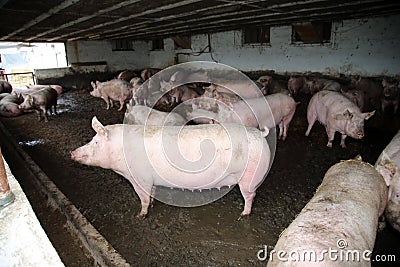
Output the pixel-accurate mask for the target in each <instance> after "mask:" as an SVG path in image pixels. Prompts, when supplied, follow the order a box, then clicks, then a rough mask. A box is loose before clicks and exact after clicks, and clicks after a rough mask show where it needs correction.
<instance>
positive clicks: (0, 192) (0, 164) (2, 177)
mask: <svg viewBox="0 0 400 267" xmlns="http://www.w3.org/2000/svg"><path fill="white" fill-rule="evenodd" d="M14 198H15V197H14V194H13V193H12V192H11V189H10V185H9V184H8V180H7V174H6V168H5V167H4V161H3V154H2V153H1V148H0V207H4V206H7V205H8V204H10V203H12V202H13V201H14Z"/></svg>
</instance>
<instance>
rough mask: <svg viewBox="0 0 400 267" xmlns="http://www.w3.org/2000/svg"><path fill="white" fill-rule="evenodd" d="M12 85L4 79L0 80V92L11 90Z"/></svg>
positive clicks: (9, 91)
mask: <svg viewBox="0 0 400 267" xmlns="http://www.w3.org/2000/svg"><path fill="white" fill-rule="evenodd" d="M12 89H13V87H12V85H11V83H9V82H7V81H6V80H0V94H1V93H11V92H12Z"/></svg>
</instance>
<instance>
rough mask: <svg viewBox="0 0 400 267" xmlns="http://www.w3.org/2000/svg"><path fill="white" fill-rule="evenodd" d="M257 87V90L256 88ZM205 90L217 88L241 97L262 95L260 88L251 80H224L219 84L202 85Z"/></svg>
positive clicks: (219, 90) (247, 97) (248, 97)
mask: <svg viewBox="0 0 400 267" xmlns="http://www.w3.org/2000/svg"><path fill="white" fill-rule="evenodd" d="M256 88H257V90H256ZM204 89H205V90H211V91H212V90H217V91H218V92H221V93H230V94H236V95H238V96H240V98H243V99H250V98H258V97H263V96H264V94H263V91H262V88H261V89H260V88H258V87H257V86H256V85H254V83H253V81H251V80H247V81H241V80H240V81H225V82H221V84H214V83H212V84H210V85H209V86H208V87H204Z"/></svg>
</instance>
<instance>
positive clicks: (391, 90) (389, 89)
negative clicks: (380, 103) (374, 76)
mask: <svg viewBox="0 0 400 267" xmlns="http://www.w3.org/2000/svg"><path fill="white" fill-rule="evenodd" d="M382 86H383V96H385V97H388V98H391V97H396V96H397V95H398V94H399V90H400V89H399V86H400V84H399V85H398V84H397V83H393V82H388V81H387V80H386V79H383V81H382Z"/></svg>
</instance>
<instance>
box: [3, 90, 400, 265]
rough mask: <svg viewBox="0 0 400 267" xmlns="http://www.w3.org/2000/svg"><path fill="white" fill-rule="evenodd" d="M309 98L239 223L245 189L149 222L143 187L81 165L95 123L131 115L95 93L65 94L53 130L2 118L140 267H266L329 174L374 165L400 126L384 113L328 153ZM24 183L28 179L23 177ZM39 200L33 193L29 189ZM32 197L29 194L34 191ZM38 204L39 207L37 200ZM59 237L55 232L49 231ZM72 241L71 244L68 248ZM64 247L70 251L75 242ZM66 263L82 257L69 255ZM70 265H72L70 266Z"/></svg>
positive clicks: (389, 247) (380, 242)
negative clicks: (77, 156) (75, 155)
mask: <svg viewBox="0 0 400 267" xmlns="http://www.w3.org/2000/svg"><path fill="white" fill-rule="evenodd" d="M309 98H310V97H309V96H300V97H298V99H297V101H300V102H301V104H300V105H299V106H298V109H297V111H296V114H295V116H294V118H293V120H292V123H291V125H290V129H289V134H288V138H287V140H286V141H278V144H277V151H276V155H275V159H274V162H273V165H272V168H271V171H270V173H269V174H268V176H267V178H266V179H265V181H264V182H263V184H262V185H261V186H260V187H259V188H258V190H257V196H256V198H255V201H254V205H253V210H252V214H251V215H250V216H248V217H245V218H242V219H241V220H239V221H238V220H237V218H238V217H239V214H240V213H241V211H242V209H243V204H244V201H243V199H242V196H241V194H240V192H239V189H238V187H235V188H234V189H233V190H232V191H231V192H229V193H228V194H227V195H226V196H224V197H223V198H221V199H219V200H218V201H215V202H213V203H211V204H208V205H205V206H201V207H196V208H179V207H174V206H168V205H166V204H163V203H161V202H158V201H156V202H155V205H154V207H153V208H151V209H150V212H149V214H148V217H147V218H146V219H144V220H141V219H138V218H136V215H137V214H138V212H139V210H140V201H139V198H138V197H137V195H136V194H135V192H134V190H133V187H132V186H131V185H130V184H129V183H128V182H127V181H126V180H125V179H124V178H123V177H122V176H119V175H118V174H116V173H114V172H113V171H111V170H104V169H101V168H98V167H90V166H85V165H81V164H78V163H76V162H73V161H72V160H71V159H70V151H71V150H73V149H75V148H77V147H79V146H81V145H83V144H85V143H87V142H88V141H90V140H91V138H92V137H93V136H94V134H95V132H94V131H93V130H92V128H91V119H92V117H93V116H97V118H98V119H99V120H100V121H101V122H102V123H103V124H104V125H107V124H114V123H122V121H123V116H124V113H123V112H122V111H121V112H118V111H117V110H116V108H113V109H111V110H106V109H105V103H104V101H103V100H101V99H99V98H94V97H92V96H90V95H89V93H88V91H86V90H74V91H69V92H66V93H64V94H62V95H61V96H60V97H59V101H58V103H59V105H58V109H59V111H60V112H59V115H57V116H51V117H50V119H49V122H48V123H45V122H38V121H37V117H36V114H26V115H23V116H20V117H16V118H0V120H1V121H2V123H3V124H4V125H5V126H6V128H8V130H9V131H10V132H11V133H12V135H13V136H14V138H15V139H16V140H17V141H18V142H19V144H20V145H21V146H22V147H23V148H24V149H25V151H26V152H27V153H28V154H29V155H30V156H31V157H32V158H33V159H34V160H35V162H36V163H37V164H38V165H39V166H40V167H41V168H42V170H43V171H44V172H45V173H46V174H47V175H48V176H49V177H50V178H51V179H52V180H53V181H54V183H55V184H56V185H57V186H58V187H59V188H60V190H61V191H62V192H63V193H64V194H65V195H66V196H67V197H68V198H69V199H70V200H71V201H72V202H73V203H74V204H75V205H76V207H77V208H78V209H79V210H80V211H81V213H82V214H83V215H84V216H85V217H86V218H87V219H88V220H89V221H90V222H91V223H92V224H93V226H94V227H95V228H97V230H98V231H99V232H100V233H101V234H102V235H103V236H104V237H105V238H106V239H107V240H108V241H109V242H110V243H111V244H112V245H113V246H114V248H115V249H116V250H117V251H118V252H119V253H121V254H122V256H123V257H124V258H126V260H127V261H128V262H129V263H131V264H132V265H133V266H172V265H173V266H189V265H190V266H239V265H240V266H251V265H264V266H265V263H266V262H265V261H264V262H263V261H260V260H258V259H257V252H258V251H259V250H260V249H263V248H264V245H267V246H274V245H275V243H276V241H277V239H278V237H279V234H280V233H281V232H282V230H284V229H285V228H286V227H287V226H288V225H289V224H290V223H291V221H292V220H293V219H294V218H295V216H296V214H298V213H299V212H300V211H301V209H302V208H303V207H304V205H305V204H306V203H307V202H308V200H309V199H310V198H311V197H312V196H313V194H314V192H315V190H316V188H317V187H318V185H319V184H320V183H321V181H322V178H323V176H324V174H325V172H326V171H327V170H328V168H329V167H330V166H331V165H333V164H335V163H337V162H339V161H340V160H345V159H349V158H353V157H355V156H356V155H358V154H360V155H361V156H362V157H363V159H364V160H365V161H367V162H370V163H372V164H373V163H374V162H375V160H376V159H377V157H378V156H379V154H380V152H381V151H382V150H383V148H384V147H385V146H386V145H387V144H388V143H389V142H390V140H391V138H392V137H393V136H394V135H395V133H396V132H397V130H398V129H399V128H400V120H399V118H398V117H393V116H382V115H381V114H376V115H375V116H374V117H372V118H371V119H370V120H369V121H367V122H366V137H365V138H364V139H363V140H354V139H351V138H348V139H347V141H346V142H347V148H346V149H342V148H341V147H340V146H339V141H340V138H339V135H337V136H336V139H335V141H334V144H333V148H331V149H330V148H327V147H326V142H327V137H326V134H325V129H324V128H323V126H321V125H320V124H318V123H316V124H315V125H314V128H313V130H312V131H311V134H310V136H309V137H305V136H304V133H305V131H306V128H307V120H306V108H307V104H308V100H309ZM17 178H18V177H17ZM28 193H29V192H28ZM28 193H27V194H28ZM32 204H33V205H35V203H32ZM49 234H50V235H51V233H49ZM61 243H62V242H61ZM63 244H64V245H61V246H59V248H57V249H58V250H63V249H65V250H69V248H68V244H65V242H64V243H63ZM398 244H400V234H399V233H397V232H396V231H394V230H393V229H392V228H391V227H390V226H388V227H386V228H385V229H384V230H383V231H382V232H380V233H379V234H378V236H377V241H376V246H375V253H377V254H386V255H387V254H396V256H397V264H396V263H385V264H382V263H377V262H374V263H373V266H398V263H399V262H400V248H399V245H398ZM64 257H72V256H71V255H69V254H68V253H67V254H66V256H64ZM63 260H64V262H66V260H65V259H63Z"/></svg>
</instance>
